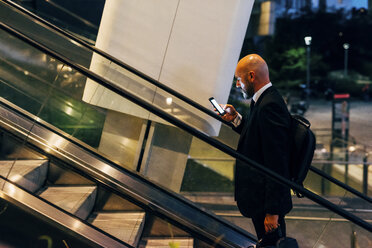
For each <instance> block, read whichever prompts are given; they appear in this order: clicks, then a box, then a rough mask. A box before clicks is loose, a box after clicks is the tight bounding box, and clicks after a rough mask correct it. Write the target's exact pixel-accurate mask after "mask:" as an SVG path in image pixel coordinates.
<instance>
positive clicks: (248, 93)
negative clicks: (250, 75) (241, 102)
mask: <svg viewBox="0 0 372 248" xmlns="http://www.w3.org/2000/svg"><path fill="white" fill-rule="evenodd" d="M240 91H241V92H242V94H243V98H244V99H249V98H252V97H253V95H254V88H253V85H251V84H248V89H247V90H244V89H243V88H240Z"/></svg>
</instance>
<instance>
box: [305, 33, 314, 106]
mask: <svg viewBox="0 0 372 248" xmlns="http://www.w3.org/2000/svg"><path fill="white" fill-rule="evenodd" d="M304 39H305V44H306V54H307V70H306V100H307V101H308V100H309V94H310V45H311V40H312V37H311V36H306V37H305V38H304Z"/></svg>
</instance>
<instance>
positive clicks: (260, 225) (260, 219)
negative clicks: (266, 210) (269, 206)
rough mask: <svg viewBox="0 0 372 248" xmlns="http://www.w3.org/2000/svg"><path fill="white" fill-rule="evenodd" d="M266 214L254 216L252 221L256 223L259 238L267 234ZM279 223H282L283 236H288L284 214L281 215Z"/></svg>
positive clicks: (255, 227)
mask: <svg viewBox="0 0 372 248" xmlns="http://www.w3.org/2000/svg"><path fill="white" fill-rule="evenodd" d="M265 216H266V214H262V215H258V216H254V217H252V222H253V225H254V229H255V230H256V234H257V238H258V240H260V239H262V238H263V236H264V235H265V225H264V221H265ZM278 223H279V225H280V229H281V231H282V235H283V237H285V236H286V229H285V221H284V215H283V216H282V215H279V220H278Z"/></svg>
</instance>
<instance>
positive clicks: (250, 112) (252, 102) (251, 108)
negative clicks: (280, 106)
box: [249, 99, 255, 115]
mask: <svg viewBox="0 0 372 248" xmlns="http://www.w3.org/2000/svg"><path fill="white" fill-rule="evenodd" d="M254 104H255V102H254V101H253V99H252V101H251V106H250V111H249V115H251V114H252V112H253V108H254Z"/></svg>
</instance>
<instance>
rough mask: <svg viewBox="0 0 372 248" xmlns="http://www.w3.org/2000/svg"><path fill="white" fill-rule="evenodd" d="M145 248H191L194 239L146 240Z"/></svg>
mask: <svg viewBox="0 0 372 248" xmlns="http://www.w3.org/2000/svg"><path fill="white" fill-rule="evenodd" d="M145 247H146V248H163V247H177V248H193V247H194V239H192V238H174V239H172V238H168V239H167V238H164V239H148V240H147V244H146V246H145Z"/></svg>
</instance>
